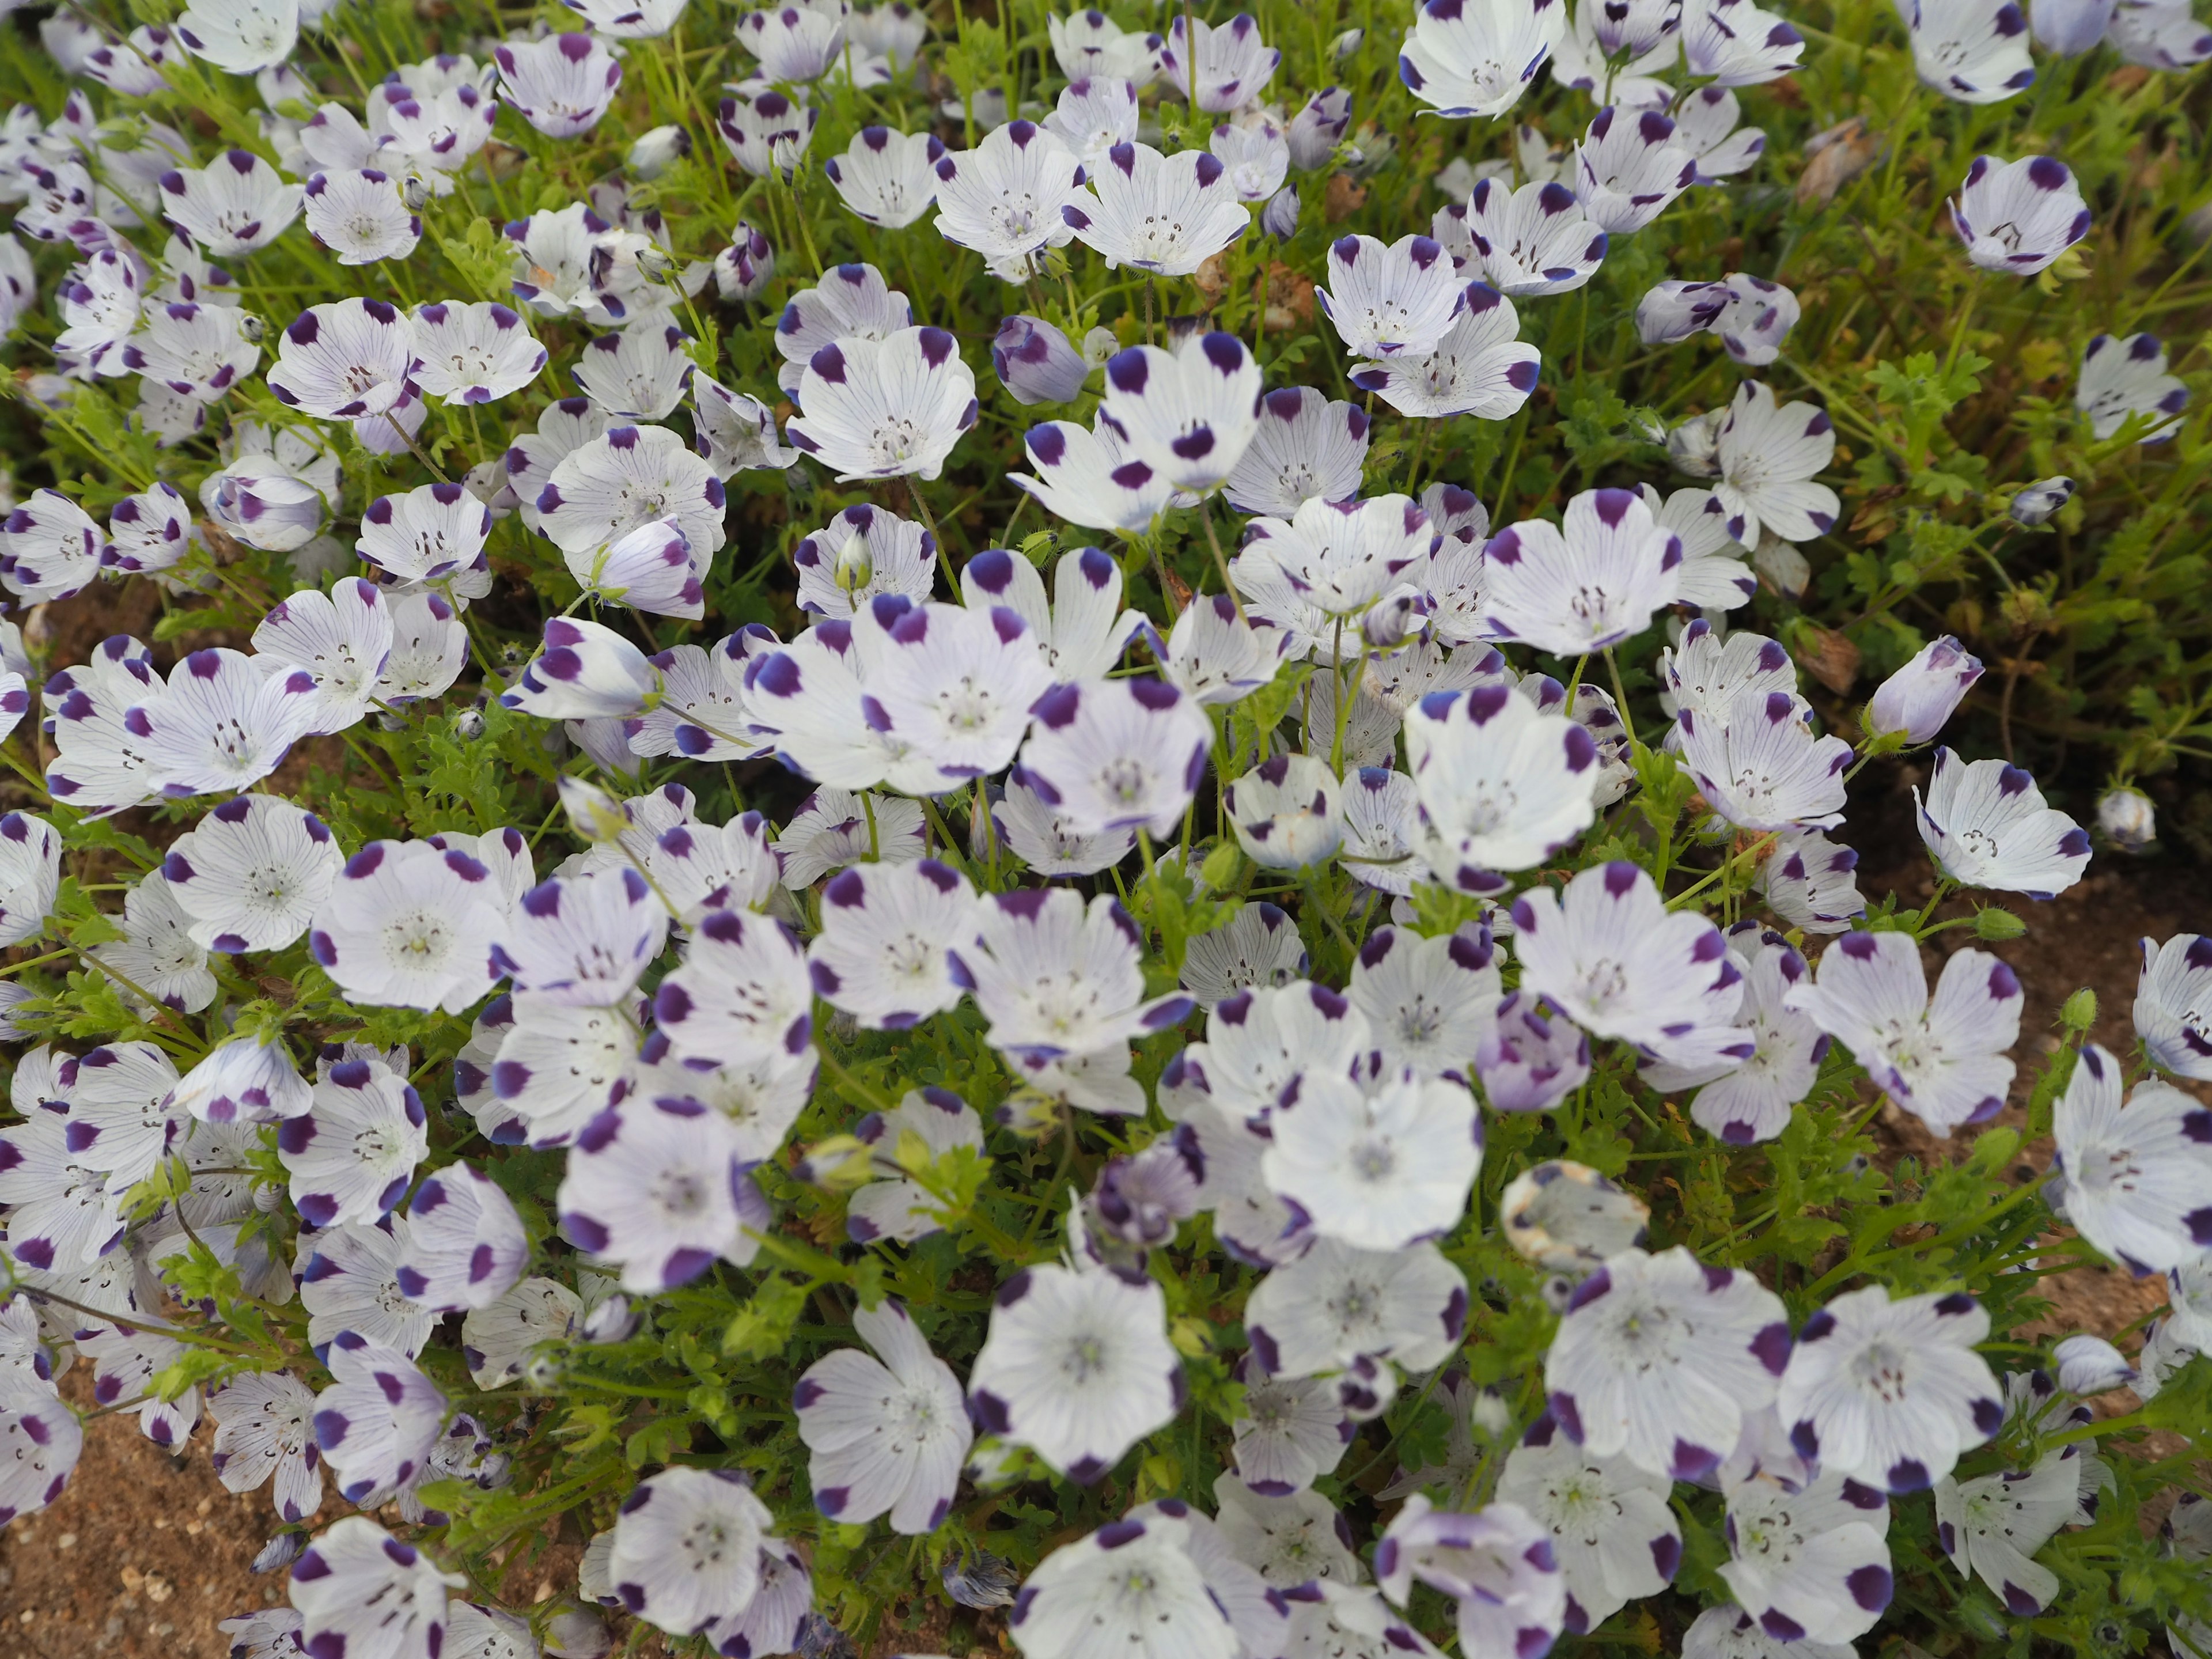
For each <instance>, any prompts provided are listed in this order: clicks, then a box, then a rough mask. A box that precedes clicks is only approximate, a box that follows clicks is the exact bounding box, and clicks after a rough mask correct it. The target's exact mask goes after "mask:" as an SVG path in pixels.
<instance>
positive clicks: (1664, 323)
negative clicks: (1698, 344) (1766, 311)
mask: <svg viewBox="0 0 2212 1659" xmlns="http://www.w3.org/2000/svg"><path fill="white" fill-rule="evenodd" d="M1734 300H1735V289H1732V288H1730V287H1729V285H1728V284H1727V283H1660V284H1659V286H1658V287H1656V288H1655V289H1652V290H1651V291H1650V293H1648V294H1646V295H1644V297H1643V298H1642V299H1641V300H1638V301H1637V302H1636V332H1637V334H1638V337H1640V338H1641V339H1642V340H1643V342H1644V344H1646V345H1678V344H1680V343H1681V342H1682V341H1684V340H1686V339H1688V338H1689V337H1691V336H1692V335H1693V334H1702V333H1704V332H1705V330H1706V329H1708V328H1710V327H1711V326H1712V321H1713V319H1714V318H1716V317H1717V316H1719V315H1720V314H1721V313H1722V312H1723V311H1725V310H1726V309H1727V308H1728V307H1729V303H1730V302H1731V301H1734Z"/></svg>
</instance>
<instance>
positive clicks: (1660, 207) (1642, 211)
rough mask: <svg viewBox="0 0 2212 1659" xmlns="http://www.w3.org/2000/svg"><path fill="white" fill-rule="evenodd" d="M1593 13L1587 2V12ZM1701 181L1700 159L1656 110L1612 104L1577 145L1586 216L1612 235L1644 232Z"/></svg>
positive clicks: (1577, 174)
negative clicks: (1675, 201)
mask: <svg viewBox="0 0 2212 1659" xmlns="http://www.w3.org/2000/svg"><path fill="white" fill-rule="evenodd" d="M1595 9H1596V8H1593V7H1591V6H1589V4H1588V0H1584V4H1583V11H1585V12H1589V11H1592V10H1595ZM1616 95H1618V92H1617V93H1616ZM1574 179H1575V194H1576V195H1577V197H1579V198H1580V199H1581V202H1582V209H1583V216H1584V217H1586V218H1587V219H1589V222H1591V223H1592V224H1594V225H1595V226H1596V227H1597V228H1599V229H1600V230H1602V231H1606V232H1608V233H1610V234H1613V235H1616V236H1620V235H1626V234H1628V233H1629V232H1631V231H1635V230H1641V229H1643V228H1644V226H1646V225H1648V224H1650V222H1652V221H1653V220H1654V219H1656V218H1657V217H1658V216H1660V215H1661V214H1662V213H1663V212H1665V211H1666V210H1667V209H1668V206H1669V205H1671V204H1673V202H1674V198H1675V197H1678V196H1680V194H1681V193H1682V192H1683V191H1686V190H1687V189H1688V188H1689V187H1690V186H1691V185H1693V184H1695V183H1696V182H1697V179H1698V162H1697V158H1696V157H1695V156H1694V155H1692V154H1691V153H1690V151H1688V150H1687V149H1684V148H1683V147H1682V145H1681V144H1680V143H1677V142H1676V133H1675V127H1674V122H1673V121H1671V120H1669V119H1668V118H1667V117H1666V116H1664V115H1662V114H1660V113H1659V112H1658V111H1656V110H1651V109H1646V110H1642V111H1638V110H1636V109H1633V108H1626V107H1615V106H1611V105H1608V106H1607V107H1605V108H1604V109H1601V110H1600V111H1599V112H1597V118H1596V119H1595V120H1594V121H1592V122H1591V123H1590V125H1589V132H1588V133H1586V134H1585V135H1584V136H1583V140H1582V142H1581V143H1578V144H1577V145H1576V146H1575V171H1574Z"/></svg>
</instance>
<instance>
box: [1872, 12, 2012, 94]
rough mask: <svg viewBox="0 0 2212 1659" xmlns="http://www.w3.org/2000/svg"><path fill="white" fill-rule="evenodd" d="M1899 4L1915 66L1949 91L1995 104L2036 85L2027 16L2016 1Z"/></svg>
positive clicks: (1938, 88) (1923, 76)
mask: <svg viewBox="0 0 2212 1659" xmlns="http://www.w3.org/2000/svg"><path fill="white" fill-rule="evenodd" d="M1898 9H1899V13H1900V14H1901V15H1903V17H1904V19H1905V29H1906V31H1907V33H1910V35H1911V38H1912V66H1913V68H1914V69H1916V70H1918V71H1919V74H1920V78H1921V80H1922V81H1923V82H1925V83H1926V84H1927V85H1929V86H1931V87H1933V88H1936V91H1938V92H1940V93H1942V94H1944V95H1945V96H1947V97H1951V98H1955V99H1957V100H1960V102H1961V103H1966V104H1995V103H2001V102H2002V101H2003V100H2005V99H2008V98H2010V97H2012V96H2014V95H2015V94H2017V93H2020V92H2022V91H2025V90H2026V89H2027V88H2029V87H2031V86H2033V85H2034V83H2035V64H2034V60H2033V58H2032V57H2031V56H2030V55H2029V52H2028V38H2027V18H2026V17H2025V16H2024V15H2021V9H2020V8H2019V7H2018V6H2017V5H2015V4H2014V3H2012V0H1911V4H1910V5H1909V6H1899V8H1898Z"/></svg>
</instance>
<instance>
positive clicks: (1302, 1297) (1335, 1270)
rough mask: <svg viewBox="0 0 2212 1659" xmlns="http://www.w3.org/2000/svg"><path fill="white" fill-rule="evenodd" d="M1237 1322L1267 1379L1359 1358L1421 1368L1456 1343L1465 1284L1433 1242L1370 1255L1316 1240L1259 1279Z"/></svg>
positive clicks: (1320, 1369) (1312, 1372)
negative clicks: (1296, 1256)
mask: <svg viewBox="0 0 2212 1659" xmlns="http://www.w3.org/2000/svg"><path fill="white" fill-rule="evenodd" d="M1244 1324H1245V1329H1246V1332H1247V1334H1248V1335H1249V1337H1250V1339H1251V1342H1252V1352H1253V1353H1254V1355H1255V1357H1256V1358H1258V1359H1259V1360H1260V1362H1261V1364H1262V1365H1264V1366H1265V1367H1266V1368H1267V1371H1268V1372H1269V1373H1270V1374H1271V1375H1273V1376H1317V1375H1320V1374H1322V1373H1325V1372H1329V1371H1334V1370H1340V1369H1342V1368H1343V1367H1346V1366H1348V1365H1350V1364H1352V1363H1353V1362H1354V1361H1356V1360H1358V1359H1361V1358H1395V1360H1396V1361H1397V1362H1398V1364H1401V1365H1403V1366H1404V1367H1405V1368H1406V1369H1407V1370H1409V1371H1423V1370H1429V1369H1430V1368H1431V1367H1432V1366H1436V1365H1440V1364H1443V1361H1444V1360H1445V1358H1447V1357H1448V1356H1449V1355H1450V1354H1451V1353H1452V1352H1453V1351H1454V1350H1455V1349H1456V1348H1457V1347H1458V1346H1459V1342H1460V1337H1461V1335H1462V1333H1463V1332H1464V1331H1465V1329H1466V1325H1467V1280H1466V1279H1465V1278H1464V1277H1462V1274H1461V1273H1460V1270H1459V1269H1458V1268H1456V1267H1453V1266H1452V1265H1451V1263H1450V1262H1449V1261H1446V1260H1445V1259H1444V1257H1443V1253H1442V1252H1441V1251H1439V1250H1438V1249H1437V1247H1436V1246H1435V1245H1434V1244H1431V1243H1417V1244H1413V1245H1411V1246H1409V1247H1407V1249H1399V1250H1386V1251H1378V1250H1363V1249H1357V1248H1356V1247H1354V1246H1352V1245H1349V1244H1344V1243H1338V1242H1337V1241H1336V1240H1334V1239H1328V1238H1324V1239H1317V1240H1316V1241H1315V1243H1314V1244H1313V1247H1312V1248H1311V1249H1309V1250H1307V1251H1306V1253H1305V1254H1304V1255H1301V1256H1299V1257H1298V1258H1297V1260H1296V1261H1292V1262H1291V1263H1289V1264H1288V1265H1286V1266H1284V1267H1277V1268H1276V1269H1275V1270H1274V1271H1273V1273H1269V1274H1268V1275H1267V1278H1266V1279H1262V1280H1261V1282H1260V1285H1259V1286H1258V1288H1257V1289H1255V1291H1253V1292H1252V1295H1251V1298H1250V1300H1249V1302H1248V1303H1247V1304H1245V1310H1244Z"/></svg>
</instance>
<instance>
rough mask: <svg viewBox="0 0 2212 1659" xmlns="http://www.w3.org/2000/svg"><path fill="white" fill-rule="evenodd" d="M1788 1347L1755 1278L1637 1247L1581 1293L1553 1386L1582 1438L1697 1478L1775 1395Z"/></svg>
mask: <svg viewBox="0 0 2212 1659" xmlns="http://www.w3.org/2000/svg"><path fill="white" fill-rule="evenodd" d="M1789 1354H1790V1326H1789V1322H1788V1318H1787V1316H1786V1315H1785V1314H1784V1311H1783V1308H1782V1303H1781V1299H1780V1298H1779V1297H1777V1296H1776V1295H1775V1294H1774V1293H1773V1292H1772V1291H1769V1290H1767V1289H1766V1288H1765V1286H1764V1285H1760V1284H1759V1281H1758V1280H1757V1279H1753V1278H1752V1277H1751V1276H1750V1275H1749V1274H1748V1273H1735V1272H1733V1271H1731V1270H1730V1269H1728V1268H1725V1267H1705V1266H1703V1265H1701V1264H1700V1263H1699V1261H1698V1260H1697V1259H1696V1258H1695V1257H1694V1256H1692V1255H1691V1254H1690V1253H1689V1251H1688V1250H1686V1249H1682V1248H1680V1246H1677V1247H1676V1248H1675V1249H1671V1250H1667V1251H1664V1252H1662V1253H1661V1254H1660V1255H1645V1254H1644V1251H1642V1250H1641V1249H1634V1248H1631V1249H1626V1250H1623V1251H1621V1252H1620V1254H1619V1255H1615V1256H1613V1257H1612V1258H1611V1259H1609V1260H1608V1261H1607V1262H1606V1264H1605V1266H1604V1267H1601V1268H1600V1269H1599V1270H1598V1271H1597V1272H1596V1273H1593V1274H1592V1275H1591V1276H1590V1277H1589V1278H1588V1279H1584V1280H1583V1283H1582V1284H1581V1285H1579V1286H1578V1287H1577V1290H1576V1291H1575V1294H1574V1297H1573V1299H1572V1300H1571V1302H1569V1304H1567V1313H1566V1316H1565V1317H1564V1318H1563V1319H1562V1320H1561V1321H1560V1322H1559V1334H1558V1335H1557V1336H1555V1337H1554V1338H1553V1341H1552V1349H1551V1354H1550V1357H1549V1358H1548V1359H1547V1361H1546V1364H1545V1371H1544V1386H1545V1388H1546V1389H1547V1392H1548V1396H1549V1401H1550V1408H1551V1412H1552V1415H1553V1417H1554V1418H1555V1419H1557V1420H1558V1422H1559V1427H1560V1428H1561V1429H1562V1430H1563V1431H1565V1433H1566V1435H1567V1437H1568V1438H1570V1439H1571V1440H1573V1441H1574V1442H1575V1443H1577V1445H1580V1446H1583V1447H1584V1448H1585V1449H1588V1450H1590V1451H1593V1452H1595V1453H1597V1454H1599V1455H1604V1456H1611V1455H1615V1454H1620V1455H1625V1456H1626V1457H1627V1458H1628V1459H1629V1461H1630V1462H1633V1463H1635V1464H1636V1465H1637V1466H1638V1468H1644V1469H1649V1470H1650V1471H1651V1472H1652V1473H1654V1474H1671V1475H1672V1476H1674V1478H1675V1479H1677V1480H1695V1479H1699V1478H1700V1477H1702V1476H1705V1475H1706V1474H1711V1472H1712V1470H1714V1469H1715V1468H1717V1467H1718V1466H1719V1464H1720V1462H1721V1460H1722V1459H1723V1458H1725V1457H1726V1456H1727V1455H1729V1452H1731V1451H1732V1450H1734V1449H1735V1443H1736V1441H1737V1438H1738V1437H1739V1434H1740V1432H1741V1426H1742V1423H1743V1420H1744V1419H1745V1418H1746V1417H1747V1415H1748V1414H1749V1413H1753V1412H1755V1411H1757V1410H1759V1408H1760V1407H1763V1406H1765V1405H1766V1404H1767V1403H1768V1402H1769V1401H1771V1400H1772V1399H1773V1398H1774V1393H1775V1388H1776V1379H1777V1378H1778V1377H1779V1376H1782V1374H1783V1367H1784V1363H1785V1362H1786V1361H1787V1359H1788V1358H1789Z"/></svg>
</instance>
